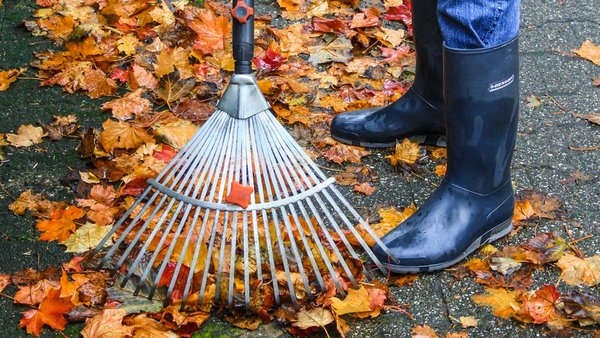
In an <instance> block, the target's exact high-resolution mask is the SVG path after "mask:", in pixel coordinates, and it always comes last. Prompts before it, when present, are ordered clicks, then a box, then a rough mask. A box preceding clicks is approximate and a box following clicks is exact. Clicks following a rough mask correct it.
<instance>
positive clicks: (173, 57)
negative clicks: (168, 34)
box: [154, 47, 194, 79]
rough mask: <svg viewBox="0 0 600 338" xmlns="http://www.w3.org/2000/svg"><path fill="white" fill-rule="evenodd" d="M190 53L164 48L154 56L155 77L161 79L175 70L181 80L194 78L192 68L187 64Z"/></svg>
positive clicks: (178, 49) (180, 49)
mask: <svg viewBox="0 0 600 338" xmlns="http://www.w3.org/2000/svg"><path fill="white" fill-rule="evenodd" d="M189 57H190V52H189V51H188V50H185V49H183V48H181V47H177V48H175V49H170V48H164V49H163V50H161V51H160V53H159V54H158V55H157V56H156V63H155V64H154V70H155V72H156V76H157V77H158V78H161V77H163V76H165V75H168V74H171V73H172V72H174V71H175V69H177V70H178V71H179V75H180V76H181V78H182V79H187V78H189V77H192V76H194V73H193V70H192V67H191V66H190V63H189V60H188V59H189Z"/></svg>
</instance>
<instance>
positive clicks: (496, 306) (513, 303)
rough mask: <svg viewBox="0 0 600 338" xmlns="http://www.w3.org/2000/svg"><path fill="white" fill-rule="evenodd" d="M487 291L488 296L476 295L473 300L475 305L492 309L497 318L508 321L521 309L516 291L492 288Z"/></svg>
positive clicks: (486, 289)
mask: <svg viewBox="0 0 600 338" xmlns="http://www.w3.org/2000/svg"><path fill="white" fill-rule="evenodd" d="M485 291H486V292H487V293H486V294H479V295H474V296H472V297H471V299H472V300H473V302H475V304H478V305H484V306H489V307H491V308H492V313H493V314H494V315H495V316H498V317H502V318H506V319H508V318H510V317H512V316H514V315H515V314H516V311H517V310H518V309H519V308H520V305H519V303H518V302H517V300H516V297H517V295H518V292H516V291H508V290H506V289H492V288H485Z"/></svg>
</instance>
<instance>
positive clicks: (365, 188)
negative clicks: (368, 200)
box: [354, 182, 377, 196]
mask: <svg viewBox="0 0 600 338" xmlns="http://www.w3.org/2000/svg"><path fill="white" fill-rule="evenodd" d="M354 191H356V192H359V193H361V194H365V195H367V196H371V195H372V194H373V193H374V192H375V191H377V188H375V187H372V186H371V185H370V184H369V182H363V183H361V184H358V185H355V186H354Z"/></svg>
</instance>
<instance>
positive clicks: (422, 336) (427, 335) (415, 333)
mask: <svg viewBox="0 0 600 338" xmlns="http://www.w3.org/2000/svg"><path fill="white" fill-rule="evenodd" d="M412 337H413V338H437V337H439V336H438V334H437V333H436V332H435V330H434V329H432V328H431V327H430V326H429V325H418V326H415V327H413V329H412Z"/></svg>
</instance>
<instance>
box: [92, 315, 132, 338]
mask: <svg viewBox="0 0 600 338" xmlns="http://www.w3.org/2000/svg"><path fill="white" fill-rule="evenodd" d="M126 314H127V312H126V311H125V310H123V309H104V310H102V312H100V313H99V314H97V315H96V316H94V317H93V318H88V319H86V321H85V327H84V328H83V330H81V335H82V336H83V337H84V338H101V337H126V336H129V335H131V332H132V330H133V328H132V327H130V326H124V325H123V323H122V322H123V317H125V315H126Z"/></svg>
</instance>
